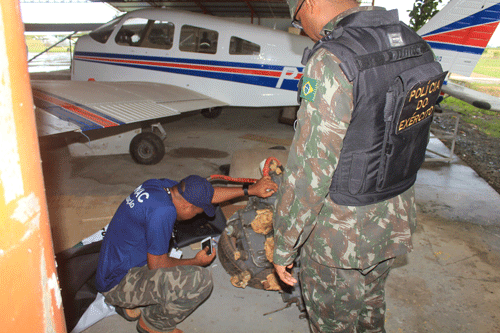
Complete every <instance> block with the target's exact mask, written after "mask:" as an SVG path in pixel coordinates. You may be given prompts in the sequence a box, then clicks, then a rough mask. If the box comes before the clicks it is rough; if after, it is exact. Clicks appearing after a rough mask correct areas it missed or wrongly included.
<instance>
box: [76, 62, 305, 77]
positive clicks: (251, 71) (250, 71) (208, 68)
mask: <svg viewBox="0 0 500 333" xmlns="http://www.w3.org/2000/svg"><path fill="white" fill-rule="evenodd" d="M76 58H77V59H82V60H94V61H104V62H109V63H122V64H134V65H147V66H159V67H171V68H182V69H192V70H201V71H210V72H222V73H235V74H248V75H261V76H271V77H280V76H281V74H282V72H281V71H265V70H258V69H243V68H234V67H217V66H203V65H188V64H178V63H172V62H159V61H143V60H126V59H108V58H98V57H85V56H77V57H76ZM301 77H302V73H298V74H297V75H296V76H295V78H294V79H297V80H298V79H300V78H301Z"/></svg>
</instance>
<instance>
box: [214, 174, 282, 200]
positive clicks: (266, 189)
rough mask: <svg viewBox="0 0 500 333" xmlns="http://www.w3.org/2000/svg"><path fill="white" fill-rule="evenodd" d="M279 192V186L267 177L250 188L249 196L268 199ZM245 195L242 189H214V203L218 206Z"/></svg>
mask: <svg viewBox="0 0 500 333" xmlns="http://www.w3.org/2000/svg"><path fill="white" fill-rule="evenodd" d="M277 190H278V185H277V184H276V183H275V182H273V181H272V180H271V177H269V176H265V177H262V178H261V179H259V180H258V181H257V182H256V183H255V184H252V185H250V186H249V187H248V195H256V196H258V197H261V198H267V197H270V196H271V195H273V193H274V192H276V191H277ZM244 195H245V194H244V192H243V188H242V187H214V197H213V199H212V203H213V204H218V203H221V202H225V201H228V200H231V199H235V198H238V197H242V196H244Z"/></svg>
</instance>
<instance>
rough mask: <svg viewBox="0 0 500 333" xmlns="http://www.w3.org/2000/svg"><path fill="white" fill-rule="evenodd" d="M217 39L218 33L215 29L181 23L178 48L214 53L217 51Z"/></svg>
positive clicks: (187, 50)
mask: <svg viewBox="0 0 500 333" xmlns="http://www.w3.org/2000/svg"><path fill="white" fill-rule="evenodd" d="M218 39H219V33H218V32H217V31H215V30H209V29H205V28H200V27H194V26H192V25H183V26H182V28H181V38H180V41H179V50H181V51H185V52H197V53H210V54H215V53H216V52H217V42H218Z"/></svg>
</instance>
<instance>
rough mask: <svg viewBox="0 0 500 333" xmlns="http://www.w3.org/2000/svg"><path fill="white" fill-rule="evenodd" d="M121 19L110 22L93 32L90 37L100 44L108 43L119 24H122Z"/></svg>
mask: <svg viewBox="0 0 500 333" xmlns="http://www.w3.org/2000/svg"><path fill="white" fill-rule="evenodd" d="M120 20H121V17H117V18H115V19H114V20H111V21H109V22H108V23H106V24H104V25H101V26H100V27H99V28H97V29H95V30H94V31H92V32H91V33H90V34H89V35H90V37H92V39H94V40H95V41H97V42H99V43H103V44H104V43H106V42H107V41H108V38H109V36H110V35H111V33H112V32H113V30H115V28H116V26H117V24H118V22H120Z"/></svg>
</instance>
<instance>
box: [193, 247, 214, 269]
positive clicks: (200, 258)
mask: <svg viewBox="0 0 500 333" xmlns="http://www.w3.org/2000/svg"><path fill="white" fill-rule="evenodd" d="M207 252H208V246H207V247H205V248H204V249H202V250H201V251H200V252H198V253H197V254H196V256H195V257H194V260H195V261H196V265H198V266H208V265H210V263H211V262H212V261H213V260H214V258H215V247H213V248H212V254H211V255H208V254H207Z"/></svg>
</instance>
